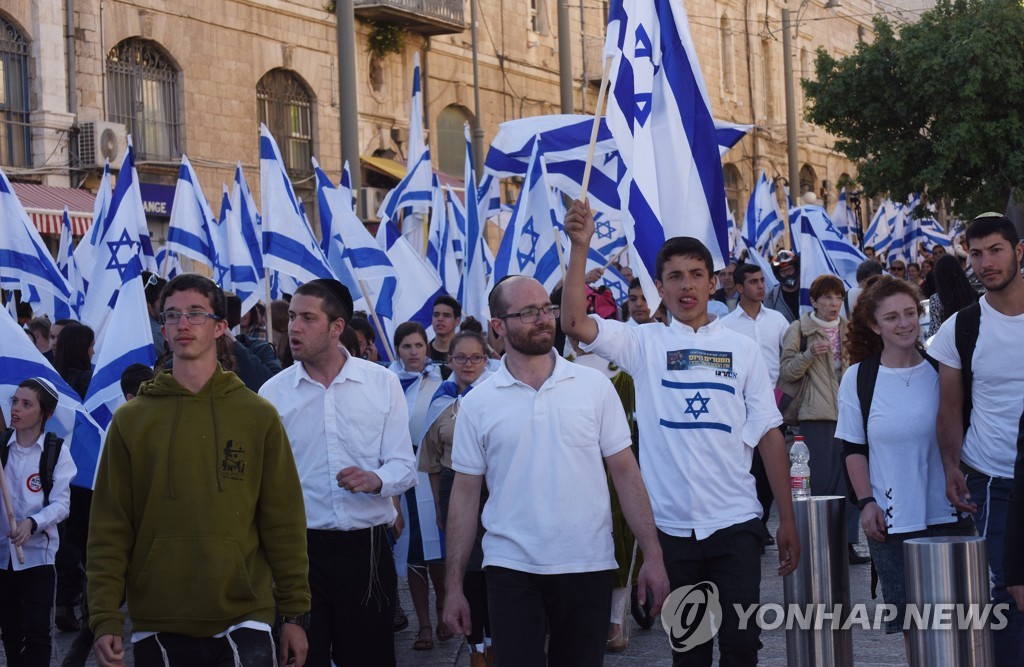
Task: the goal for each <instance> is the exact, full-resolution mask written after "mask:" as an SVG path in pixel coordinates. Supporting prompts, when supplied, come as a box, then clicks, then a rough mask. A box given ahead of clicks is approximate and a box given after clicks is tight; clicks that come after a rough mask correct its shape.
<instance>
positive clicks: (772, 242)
mask: <svg viewBox="0 0 1024 667" xmlns="http://www.w3.org/2000/svg"><path fill="white" fill-rule="evenodd" d="M785 229H786V221H785V218H783V217H782V211H781V210H779V200H778V197H776V196H775V182H774V181H769V180H768V176H767V174H765V173H764V172H763V171H762V172H761V176H760V177H759V178H758V179H757V185H755V186H754V192H753V194H752V195H751V196H750V201H748V202H747V215H746V217H745V218H744V220H743V239H744V241H745V242H746V245H747V247H748V248H750V249H755V250H756V251H757V252H758V253H760V254H761V255H764V256H770V255H771V254H772V253H773V252H774V250H775V247H776V246H777V245H778V243H779V241H780V240H781V239H782V235H783V233H784V232H785Z"/></svg>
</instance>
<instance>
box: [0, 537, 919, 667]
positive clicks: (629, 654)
mask: <svg viewBox="0 0 1024 667" xmlns="http://www.w3.org/2000/svg"><path fill="white" fill-rule="evenodd" d="M772 523H773V524H774V522H772ZM771 530H772V533H773V534H774V532H775V526H774V525H772V526H771ZM859 548H860V550H861V551H862V552H863V553H867V546H866V545H864V544H861V545H860V547H859ZM777 553H778V552H777V550H776V549H775V547H768V551H767V553H766V554H765V555H764V556H763V557H762V558H761V575H762V588H761V590H762V595H761V602H762V603H769V602H776V603H779V604H781V603H782V580H781V579H780V578H779V577H778V576H777V575H776V574H775V568H776V567H777ZM400 585H401V587H402V590H401V595H402V606H403V607H404V609H405V611H406V613H407V614H408V615H409V616H410V619H409V620H410V624H409V627H408V628H406V629H405V630H404V631H402V632H400V633H398V635H396V637H395V647H396V648H397V651H398V664H399V665H414V666H418V667H441V666H442V665H444V666H458V667H464V666H466V665H469V655H468V648H467V647H466V644H465V642H464V641H463V640H462V638H460V637H456V638H455V639H452V640H451V641H449V642H445V643H441V642H438V641H436V640H435V642H434V649H433V650H430V651H413V650H412V643H413V640H414V639H415V638H416V621H415V616H414V614H413V613H412V601H411V600H410V598H409V592H408V589H407V588H406V586H405V585H404V582H403V583H402V584H400ZM870 585H871V568H870V566H868V565H857V566H853V567H852V568H851V572H850V593H851V599H852V601H853V603H855V604H856V603H858V602H863V603H867V604H869V605H870V606H871V609H872V610H873V606H874V605H873V603H872V601H871V595H870ZM879 601H880V600H879ZM872 613H873V611H872ZM627 618H628V619H629V620H630V622H631V623H632V617H629V616H628V615H627ZM72 637H73V634H71V633H65V632H58V633H57V649H56V652H55V656H54V660H53V665H55V666H56V665H60V662H61V660H62V659H63V657H64V653H65V652H66V651H67V649H68V646H70V644H71V640H72ZM761 641H762V642H763V644H764V648H763V649H762V650H761V653H760V664H762V665H768V666H769V667H779V666H784V665H785V664H786V636H785V631H784V630H782V629H779V630H774V631H770V632H763V633H762V634H761ZM853 656H854V662H855V663H856V664H857V665H858V666H859V667H889V666H892V665H905V664H906V661H905V658H904V654H903V641H902V638H901V635H886V634H884V633H883V632H881V631H875V630H870V631H864V630H859V629H854V630H853ZM0 664H6V663H3V661H2V660H0ZM671 664H672V658H671V649H670V648H669V644H668V639H667V637H666V636H665V633H664V631H663V630H662V629H661V625H660V623H659V624H656V625H655V626H654V627H653V628H651V629H650V630H640V629H639V627H638V626H636V625H635V624H633V633H632V638H631V640H630V645H629V649H628V650H627V651H626V652H625V653H622V654H619V655H613V654H608V656H607V659H606V660H605V665H608V666H609V667H616V666H626V665H645V666H650V667H655V666H660V665H671ZM88 665H95V662H94V661H93V660H92V659H90V660H89V662H88Z"/></svg>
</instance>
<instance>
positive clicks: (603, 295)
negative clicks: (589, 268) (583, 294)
mask: <svg viewBox="0 0 1024 667" xmlns="http://www.w3.org/2000/svg"><path fill="white" fill-rule="evenodd" d="M592 313H597V315H598V316H599V317H601V318H602V319H605V320H614V319H618V315H619V305H618V304H617V303H615V297H614V296H613V295H612V292H611V290H610V289H608V287H607V286H606V285H601V286H599V287H598V288H597V289H594V288H593V287H590V286H589V285H587V314H588V315H590V314H592Z"/></svg>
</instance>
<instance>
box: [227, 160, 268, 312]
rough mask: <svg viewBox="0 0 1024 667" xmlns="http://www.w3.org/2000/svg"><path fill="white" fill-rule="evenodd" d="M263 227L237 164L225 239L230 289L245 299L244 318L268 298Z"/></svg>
mask: <svg viewBox="0 0 1024 667" xmlns="http://www.w3.org/2000/svg"><path fill="white" fill-rule="evenodd" d="M261 224H262V223H261V222H260V214H259V213H258V212H257V211H256V203H255V201H254V200H253V198H252V192H251V191H250V190H249V184H248V183H246V182H245V174H243V173H242V164H241V163H238V164H237V165H235V184H234V187H233V188H232V190H231V201H230V211H229V213H228V217H227V229H226V230H225V236H226V239H227V259H228V264H229V265H230V266H231V288H232V289H233V290H234V292H235V294H237V295H238V298H239V299H241V300H242V314H243V315H244V314H245V313H247V312H249V310H250V309H251V308H252V307H253V306H255V305H256V302H257V301H259V300H260V299H262V298H265V297H264V294H265V292H266V290H265V283H264V273H263V248H262V246H261V244H260V234H261V230H260V227H261Z"/></svg>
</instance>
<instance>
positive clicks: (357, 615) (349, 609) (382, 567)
mask: <svg viewBox="0 0 1024 667" xmlns="http://www.w3.org/2000/svg"><path fill="white" fill-rule="evenodd" d="M306 539H307V541H308V549H309V587H310V589H311V591H312V594H313V607H312V610H311V612H310V627H309V631H308V632H307V633H306V638H307V640H308V641H309V654H308V656H307V657H306V665H307V667H330V664H331V660H332V659H333V660H334V663H335V665H337V667H347V666H348V665H356V666H360V667H361V666H362V665H374V666H380V667H389V666H391V665H394V664H395V631H394V620H395V604H397V601H398V575H397V574H396V573H395V560H394V557H393V556H392V554H391V547H390V545H389V544H388V538H387V533H386V532H385V526H375V527H373V528H366V529H364V530H352V531H334V530H310V531H307V536H306Z"/></svg>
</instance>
